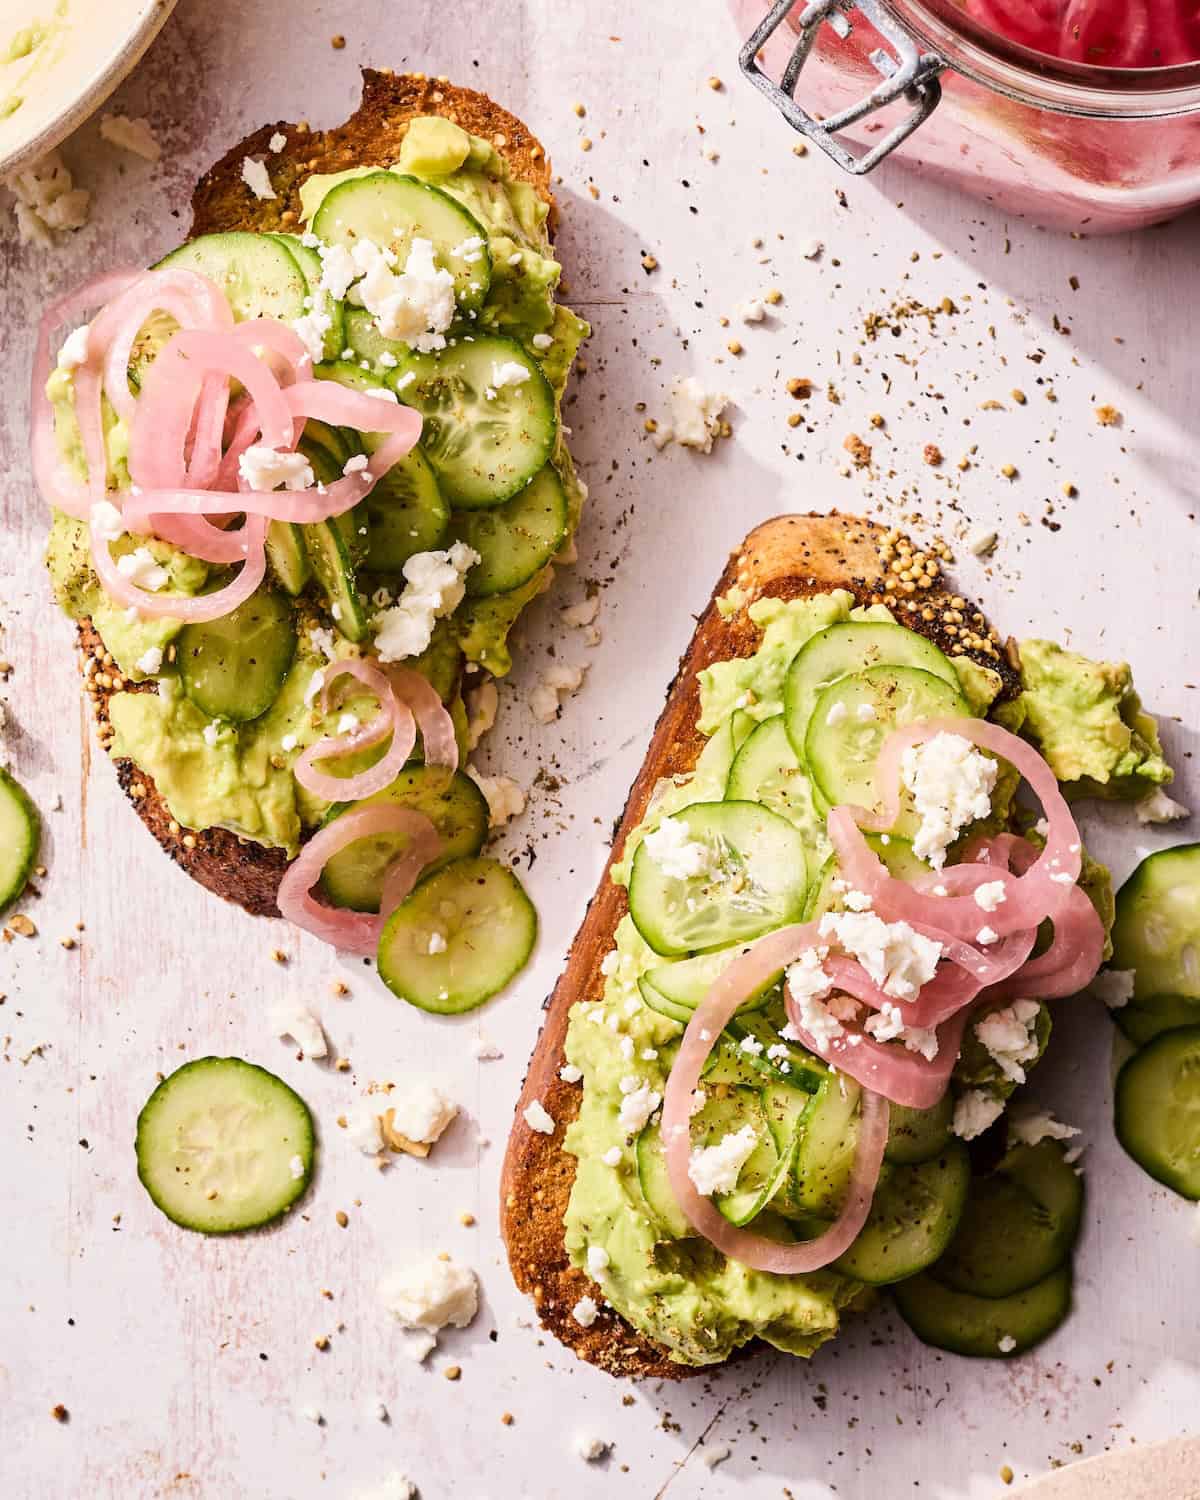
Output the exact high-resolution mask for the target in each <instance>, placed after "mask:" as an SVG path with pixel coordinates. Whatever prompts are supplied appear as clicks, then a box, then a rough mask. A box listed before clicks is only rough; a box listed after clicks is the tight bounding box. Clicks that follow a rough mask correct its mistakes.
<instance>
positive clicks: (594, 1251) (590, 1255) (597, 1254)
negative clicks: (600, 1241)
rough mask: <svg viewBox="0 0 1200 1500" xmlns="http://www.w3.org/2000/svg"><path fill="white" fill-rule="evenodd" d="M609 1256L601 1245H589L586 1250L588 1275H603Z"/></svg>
mask: <svg viewBox="0 0 1200 1500" xmlns="http://www.w3.org/2000/svg"><path fill="white" fill-rule="evenodd" d="M609 1260H610V1256H609V1253H608V1251H607V1250H606V1249H605V1248H604V1246H603V1245H589V1246H588V1252H587V1268H588V1275H589V1276H594V1277H600V1276H603V1275H604V1273H605V1271H607V1270H608V1266H609Z"/></svg>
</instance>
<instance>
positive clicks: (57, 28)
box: [0, 0, 175, 176]
mask: <svg viewBox="0 0 1200 1500" xmlns="http://www.w3.org/2000/svg"><path fill="white" fill-rule="evenodd" d="M174 8H175V0H0V176H4V175H6V174H8V173H9V172H13V171H15V170H16V169H17V168H18V167H22V166H25V165H26V164H27V163H29V162H31V161H35V160H36V159H37V158H38V157H39V156H44V155H45V153H46V152H47V151H50V150H52V149H53V148H54V147H55V146H57V145H58V143H59V142H60V141H61V140H63V139H64V138H65V137H66V136H68V135H69V134H70V133H71V131H72V130H74V129H75V128H76V127H77V126H79V125H82V124H83V122H84V120H86V119H87V117H88V116H89V115H90V114H91V113H92V111H93V110H95V109H96V108H98V107H99V105H101V104H103V102H104V100H105V99H107V98H108V96H109V94H111V93H112V91H113V89H115V88H116V86H117V84H119V83H120V82H121V80H122V79H123V78H124V77H125V76H126V75H127V74H128V73H129V72H130V71H131V70H132V68H133V67H134V65H135V64H136V63H137V61H138V59H139V58H140V57H141V55H142V53H143V52H145V50H146V48H147V47H148V46H149V45H150V43H151V42H152V41H153V40H154V38H155V36H157V34H158V31H159V28H160V27H161V26H162V24H163V22H164V21H165V20H166V19H167V17H168V16H169V15H170V14H171V12H172V10H174ZM31 41H32V42H33V43H34V45H32V47H30V48H29V50H26V48H27V47H28V44H29V43H30V42H31Z"/></svg>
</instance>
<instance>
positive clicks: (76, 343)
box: [57, 323, 115, 510]
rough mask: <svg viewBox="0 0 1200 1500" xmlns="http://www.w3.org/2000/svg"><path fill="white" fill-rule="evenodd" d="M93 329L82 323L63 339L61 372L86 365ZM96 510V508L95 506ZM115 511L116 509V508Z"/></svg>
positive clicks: (100, 502)
mask: <svg viewBox="0 0 1200 1500" xmlns="http://www.w3.org/2000/svg"><path fill="white" fill-rule="evenodd" d="M91 331H92V330H91V327H90V325H89V324H87V323H80V325H79V327H78V328H74V329H72V330H71V332H70V333H69V334H67V336H66V338H65V339H63V344H62V348H61V349H60V350H59V351H58V361H57V363H58V368H59V369H60V370H77V369H78V368H79V366H80V365H82V364H85V363H86V361H87V357H88V336H89V334H90V333H91ZM96 503H97V504H98V505H107V504H108V503H109V502H108V501H107V500H100V501H97V502H96ZM92 509H93V510H95V509H96V506H95V505H93V506H92ZM114 509H115V507H114Z"/></svg>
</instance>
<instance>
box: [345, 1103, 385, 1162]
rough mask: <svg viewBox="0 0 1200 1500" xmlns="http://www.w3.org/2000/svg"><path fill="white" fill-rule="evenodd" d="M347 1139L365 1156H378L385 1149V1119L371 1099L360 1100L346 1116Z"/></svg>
mask: <svg viewBox="0 0 1200 1500" xmlns="http://www.w3.org/2000/svg"><path fill="white" fill-rule="evenodd" d="M345 1119H346V1140H347V1141H348V1142H349V1143H350V1145H351V1146H352V1147H353V1148H354V1149H355V1150H356V1151H361V1152H362V1154H363V1155H364V1156H378V1155H379V1154H380V1153H381V1152H382V1151H383V1150H384V1149H385V1143H384V1139H383V1121H382V1119H381V1118H380V1115H379V1111H378V1110H377V1109H376V1107H375V1101H374V1098H373V1097H372V1098H371V1099H363V1100H360V1101H359V1103H358V1105H357V1107H356V1108H355V1109H353V1110H351V1112H350V1113H349V1114H348V1115H347V1116H346V1117H345Z"/></svg>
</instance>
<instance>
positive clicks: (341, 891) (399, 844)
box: [321, 766, 488, 911]
mask: <svg viewBox="0 0 1200 1500" xmlns="http://www.w3.org/2000/svg"><path fill="white" fill-rule="evenodd" d="M374 803H380V804H382V805H384V806H385V807H411V808H415V810H416V811H417V812H421V813H424V814H425V816H426V817H427V818H428V819H429V821H430V822H431V823H432V824H433V826H434V827H435V828H436V829H437V831H438V833H440V834H441V836H442V852H441V853H440V854H439V855H438V857H437V859H436V860H435V861H434V862H433V863H432V864H430V865H429V867H428V869H427V870H426V872H425V874H426V877H428V876H429V875H431V874H432V873H433V872H434V871H435V870H440V869H441V868H442V866H443V865H447V864H450V863H451V862H452V861H453V860H456V859H463V858H466V857H467V856H469V855H472V854H478V853H479V851H480V849H482V848H483V841H484V839H486V838H487V828H488V807H487V802H486V800H485V798H484V795H483V793H482V792H481V791H480V790H479V788H478V787H477V786H476V785H475V783H474V782H473V781H472V780H471V778H470V777H469V776H464V775H462V773H461V772H459V771H451V770H449V769H448V768H447V767H445V766H408V767H406V768H405V769H404V770H403V771H401V772H400V774H399V776H397V777H396V779H395V781H393V782H392V784H391V786H388V787H384V789H383V791H381V792H376V793H375V795H374V796H373V797H368V798H366V799H365V801H363V802H342V803H338V804H337V805H336V806H335V807H333V808H331V809H330V813H329V817H328V818H327V819H326V822H332V821H333V820H334V819H335V818H337V817H340V816H341V814H342V813H344V812H347V811H349V810H350V809H351V808H355V807H367V806H370V805H371V804H374ZM408 843H409V840H408V839H407V838H406V837H405V836H404V835H403V834H400V833H377V834H372V835H370V836H369V837H367V838H361V839H355V841H354V842H353V843H352V844H347V845H346V847H345V848H344V849H340V850H339V851H338V852H337V853H336V854H335V855H334V856H333V857H332V859H330V860H328V861H327V863H326V865H325V868H324V870H323V871H322V872H321V886H322V888H323V889H324V891H325V894H326V895H327V896H328V897H329V899H330V900H331V901H332V902H333V904H334V905H335V906H344V907H349V909H350V910H351V911H378V910H379V901H380V897H381V896H382V894H383V882H384V877H385V875H386V874H387V870H388V866H389V865H390V864H391V863H392V862H393V861H394V860H395V859H396V857H397V856H398V855H400V854H402V853H403V852H404V850H405V849H406V848H407V847H408Z"/></svg>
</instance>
